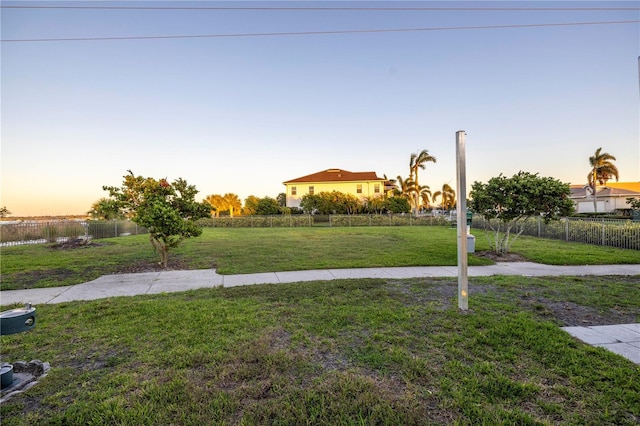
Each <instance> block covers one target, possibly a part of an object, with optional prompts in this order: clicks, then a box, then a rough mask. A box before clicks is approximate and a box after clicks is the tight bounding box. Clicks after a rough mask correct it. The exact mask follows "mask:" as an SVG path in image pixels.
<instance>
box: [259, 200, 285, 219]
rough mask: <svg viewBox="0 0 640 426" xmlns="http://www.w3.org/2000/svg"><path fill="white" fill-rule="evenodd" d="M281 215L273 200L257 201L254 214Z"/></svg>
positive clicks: (277, 205)
mask: <svg viewBox="0 0 640 426" xmlns="http://www.w3.org/2000/svg"><path fill="white" fill-rule="evenodd" d="M280 213H282V208H281V207H280V205H279V204H278V201H277V200H276V199H275V198H271V197H263V198H260V199H258V204H257V205H256V213H255V214H259V215H276V214H280Z"/></svg>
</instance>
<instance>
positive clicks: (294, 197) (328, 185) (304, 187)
mask: <svg viewBox="0 0 640 426" xmlns="http://www.w3.org/2000/svg"><path fill="white" fill-rule="evenodd" d="M385 182H386V179H383V178H379V177H378V176H377V175H376V172H350V171H347V170H342V169H328V170H323V171H321V172H317V173H313V174H310V175H307V176H302V177H299V178H296V179H291V180H288V181H286V182H283V184H284V185H285V186H286V188H287V190H286V194H287V207H300V200H301V199H302V197H304V196H305V195H307V194H318V193H320V192H332V191H338V192H342V193H345V194H353V195H355V196H356V197H358V198H360V199H361V200H362V199H365V198H369V197H378V196H383V195H384V191H385Z"/></svg>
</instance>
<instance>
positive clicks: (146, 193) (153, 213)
mask: <svg viewBox="0 0 640 426" xmlns="http://www.w3.org/2000/svg"><path fill="white" fill-rule="evenodd" d="M102 189H104V190H105V191H109V195H110V196H111V197H112V199H113V200H114V201H115V202H116V203H117V206H118V209H119V211H121V212H123V213H125V214H127V215H128V216H130V217H131V220H132V221H133V222H135V223H137V224H138V225H141V226H144V227H145V228H147V230H148V231H149V239H150V241H151V245H152V246H153V248H154V249H155V250H156V251H157V252H158V254H159V255H160V264H161V265H162V267H163V268H166V267H167V262H168V257H169V249H170V248H173V247H176V246H177V245H178V244H179V243H180V242H181V241H182V240H184V239H185V238H190V237H196V236H198V235H200V234H201V233H202V228H201V227H200V226H199V225H198V224H197V223H196V221H197V220H198V219H201V218H205V217H210V214H211V213H210V211H211V206H210V205H208V204H207V203H198V202H196V201H195V196H196V194H197V193H198V191H197V190H196V187H195V186H193V185H189V184H187V181H185V180H184V179H182V178H178V179H177V180H175V181H174V182H173V183H171V184H170V183H169V182H167V180H166V179H159V180H156V179H153V178H144V177H142V176H134V174H133V172H132V171H131V170H129V174H128V175H126V176H124V181H123V183H122V187H119V188H118V187H115V186H103V187H102Z"/></svg>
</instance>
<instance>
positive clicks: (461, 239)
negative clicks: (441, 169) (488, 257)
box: [456, 130, 469, 311]
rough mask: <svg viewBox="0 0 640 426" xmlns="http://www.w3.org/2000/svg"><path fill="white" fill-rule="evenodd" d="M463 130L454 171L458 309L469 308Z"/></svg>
mask: <svg viewBox="0 0 640 426" xmlns="http://www.w3.org/2000/svg"><path fill="white" fill-rule="evenodd" d="M465 136H466V133H465V131H464V130H459V131H457V132H456V172H457V183H456V191H457V197H458V201H457V204H456V206H457V210H456V213H457V215H456V220H457V229H458V309H460V310H463V311H466V310H468V309H469V277H468V273H467V260H468V259H467V166H466V153H465V151H466V148H465V140H464V138H465Z"/></svg>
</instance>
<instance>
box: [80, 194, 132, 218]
mask: <svg viewBox="0 0 640 426" xmlns="http://www.w3.org/2000/svg"><path fill="white" fill-rule="evenodd" d="M87 214H88V215H89V216H90V217H91V219H96V220H113V219H124V215H123V214H122V212H121V211H120V210H119V205H118V201H116V200H114V199H112V198H100V199H99V200H98V201H96V202H95V203H93V204H92V205H91V210H89V211H88V212H87Z"/></svg>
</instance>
